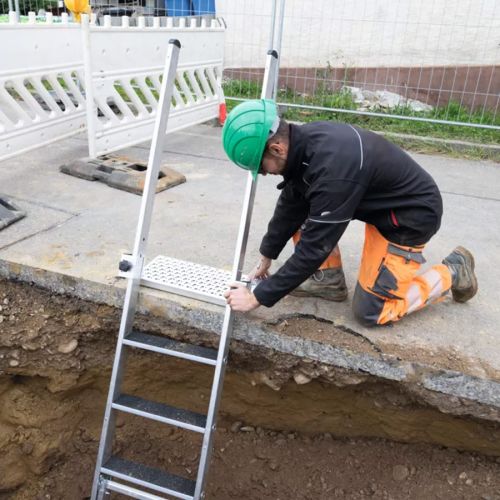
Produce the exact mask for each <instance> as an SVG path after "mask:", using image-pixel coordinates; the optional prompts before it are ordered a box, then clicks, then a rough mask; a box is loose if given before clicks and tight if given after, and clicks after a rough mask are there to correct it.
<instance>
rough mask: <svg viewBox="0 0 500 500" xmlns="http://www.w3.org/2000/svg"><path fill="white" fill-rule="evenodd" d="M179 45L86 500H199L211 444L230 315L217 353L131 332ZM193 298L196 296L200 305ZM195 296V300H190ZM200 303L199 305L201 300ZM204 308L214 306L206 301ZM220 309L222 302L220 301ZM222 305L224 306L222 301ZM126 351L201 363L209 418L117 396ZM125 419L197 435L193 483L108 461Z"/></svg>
mask: <svg viewBox="0 0 500 500" xmlns="http://www.w3.org/2000/svg"><path fill="white" fill-rule="evenodd" d="M180 48H181V46H180V43H179V41H178V40H170V42H169V48H168V51H167V58H166V65H165V71H164V75H163V80H162V86H161V92H160V98H159V105H158V111H157V113H158V114H157V117H156V122H155V128H154V132H153V139H152V143H151V151H150V154H149V160H148V169H147V174H146V181H145V187H144V193H143V197H142V203H141V210H140V214H139V222H138V227H137V232H136V237H135V242H134V250H133V254H132V256H131V257H130V258H129V259H125V260H122V261H121V262H120V269H121V270H122V271H126V272H127V277H128V283H127V289H126V293H125V301H124V306H123V314H122V318H121V323H120V331H119V334H118V341H117V347H116V353H115V359H114V363H113V371H112V375H111V382H110V387H109V393H108V399H107V403H106V410H105V415H104V422H103V428H102V433H101V440H100V445H99V452H98V456H97V461H96V468H95V475H94V483H93V486H92V496H91V500H102V499H103V498H104V496H105V495H106V494H108V493H109V492H111V491H114V492H117V493H121V494H124V495H127V496H129V497H132V498H138V499H141V500H161V499H162V498H165V497H164V496H161V497H160V496H158V495H157V493H160V494H162V495H168V496H169V497H175V498H181V499H185V500H191V499H193V500H200V499H202V498H204V497H205V492H204V488H205V481H206V476H207V471H208V465H209V461H210V455H211V452H212V441H213V436H214V431H215V421H216V415H217V410H218V406H219V402H220V398H221V394H222V386H223V380H224V373H225V368H226V364H227V356H228V352H229V340H230V338H231V334H232V328H233V319H234V313H233V311H232V310H231V308H230V307H229V306H228V305H225V314H224V320H223V325H222V332H221V337H220V342H219V348H218V350H215V349H209V348H205V347H200V346H196V345H190V344H184V343H181V342H177V341H174V340H171V339H168V338H166V337H159V336H155V335H149V334H146V333H142V332H138V331H134V330H133V322H134V316H135V312H136V307H137V303H138V296H139V287H140V285H141V283H144V276H143V267H144V261H145V252H146V245H147V235H148V233H149V228H150V223H151V216H152V210H153V202H154V194H155V184H156V181H157V179H158V172H159V168H160V162H161V155H162V150H163V141H164V137H165V131H166V128H167V120H168V114H169V108H170V102H171V99H172V91H173V86H174V83H175V76H176V68H177V62H178V58H179V51H180ZM277 63H278V54H277V52H276V51H274V50H270V51H269V52H268V55H267V60H266V69H265V73H264V81H263V86H262V94H261V97H262V98H272V96H273V88H274V84H275V76H276V74H277V68H278V64H277ZM256 187H257V182H256V180H254V179H253V177H252V174H251V173H248V180H247V186H246V190H245V199H244V205H243V211H242V215H241V220H240V228H239V233H238V239H237V244H236V251H235V256H234V263H233V271H232V275H231V278H232V280H233V281H240V280H241V277H242V267H243V263H244V258H245V252H246V245H247V240H248V233H249V229H250V221H251V216H252V210H253V203H254V199H255V192H256ZM148 286H153V285H152V284H151V283H149V284H148ZM157 288H160V289H167V290H169V291H171V292H173V293H179V294H184V295H185V294H186V293H185V290H182V289H179V290H178V291H177V292H176V290H175V287H174V286H167V287H165V286H163V287H159V286H158V287H157ZM199 295H200V294H199V293H198V294H197V295H196V296H197V297H198V298H199ZM191 296H193V295H191ZM201 300H203V298H202V299H201ZM207 301H209V302H213V300H211V298H208V299H207ZM219 303H220V301H219ZM224 303H225V301H224ZM124 347H134V348H139V349H145V350H148V351H153V352H157V353H161V354H165V355H169V356H176V357H180V358H183V359H187V360H190V361H194V362H199V363H204V364H207V365H211V366H214V367H215V370H214V378H213V383H212V389H211V396H210V403H209V406H208V413H207V415H201V414H198V413H195V412H192V411H188V410H184V409H179V408H174V407H172V406H169V405H166V404H163V403H157V402H153V401H147V400H145V399H142V398H139V397H137V396H131V395H126V394H122V393H121V391H120V386H121V382H122V378H123V372H124V365H125V354H126V352H125V349H124ZM117 411H121V412H126V413H130V414H133V415H136V416H140V417H144V418H148V419H152V420H156V421H158V422H161V423H165V424H169V425H173V426H176V427H179V428H183V429H187V430H190V431H194V432H198V433H202V434H203V443H202V448H201V454H200V461H199V466H198V473H197V478H196V481H193V480H190V479H187V478H184V477H180V476H175V475H173V474H170V473H167V472H164V471H162V470H159V469H155V468H152V467H149V466H146V465H142V464H137V463H134V462H131V461H128V460H124V459H122V458H120V457H118V456H112V452H111V447H112V442H113V437H114V431H115V416H116V412H117Z"/></svg>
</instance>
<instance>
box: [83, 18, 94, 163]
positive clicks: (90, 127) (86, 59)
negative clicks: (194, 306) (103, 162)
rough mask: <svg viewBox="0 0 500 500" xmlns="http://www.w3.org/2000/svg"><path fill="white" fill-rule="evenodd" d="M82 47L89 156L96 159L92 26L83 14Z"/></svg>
mask: <svg viewBox="0 0 500 500" xmlns="http://www.w3.org/2000/svg"><path fill="white" fill-rule="evenodd" d="M81 19H82V24H81V26H82V46H83V71H84V74H85V102H86V108H87V109H86V111H87V137H88V142H89V156H90V158H95V157H96V144H95V130H96V123H95V121H96V120H97V110H96V105H95V102H94V93H93V86H92V64H91V60H90V59H91V57H92V55H91V52H90V25H89V16H88V15H87V14H82V18H81Z"/></svg>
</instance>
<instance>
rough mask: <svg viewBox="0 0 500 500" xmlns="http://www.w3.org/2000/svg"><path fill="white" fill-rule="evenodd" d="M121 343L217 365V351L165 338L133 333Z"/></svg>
mask: <svg viewBox="0 0 500 500" xmlns="http://www.w3.org/2000/svg"><path fill="white" fill-rule="evenodd" d="M123 343H124V344H125V345H128V346H131V347H138V348H139V349H147V350H148V351H154V352H159V353H160V354H168V355H170V356H176V357H178V358H183V359H189V360H191V361H197V362H198V363H204V364H206V365H212V366H215V365H216V363H217V351H216V350H215V349H210V348H208V347H200V346H197V345H191V344H185V343H183V342H178V341H177V340H172V339H169V338H167V337H159V336H157V335H150V334H148V333H143V332H137V331H133V332H131V333H130V335H128V336H127V337H125V338H124V339H123Z"/></svg>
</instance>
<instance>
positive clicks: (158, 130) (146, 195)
mask: <svg viewBox="0 0 500 500" xmlns="http://www.w3.org/2000/svg"><path fill="white" fill-rule="evenodd" d="M179 50H180V43H179V41H178V40H170V41H169V47H168V51H167V57H166V62H165V71H164V74H163V81H162V85H161V92H160V101H159V104H158V110H157V113H158V114H157V116H156V121H155V128H154V133H153V140H152V144H151V150H150V155H149V160H148V169H147V173H146V179H145V186H144V192H143V195H142V202H141V210H140V214H139V222H138V226H137V232H136V237H135V242H134V250H133V254H132V262H133V265H132V270H131V273H130V277H129V279H128V283H127V289H126V292H125V301H124V305H123V313H122V319H121V323H120V331H119V334H118V341H117V347H116V353H115V359H114V363H113V371H112V374H111V382H110V386H109V393H108V399H107V403H106V411H105V415H104V423H103V427H102V433H101V441H100V444H99V452H98V455H97V461H96V468H95V475H94V483H93V486H92V496H91V499H92V500H95V499H96V498H97V494H98V488H99V481H100V476H101V468H102V465H103V463H104V462H105V461H106V460H107V459H108V458H109V456H110V452H111V443H112V440H113V434H114V432H112V430H113V429H114V413H115V412H114V411H113V409H112V406H111V405H112V403H113V401H114V400H115V399H116V397H117V396H118V393H119V390H120V386H121V380H122V377H123V365H124V356H123V355H122V349H123V339H124V338H125V337H126V336H127V335H128V334H129V333H130V331H131V329H132V324H133V321H134V316H135V311H136V307H137V302H138V297H139V286H140V281H141V275H142V268H143V265H144V256H145V252H146V246H147V235H148V232H149V229H150V226H151V215H152V211H153V204H154V195H155V188H156V183H157V180H158V173H159V169H160V163H161V156H162V151H163V144H164V140H165V131H166V128H167V122H168V115H169V111H170V103H171V100H172V89H173V86H174V80H175V75H176V71H177V63H178V59H179ZM110 430H111V432H110Z"/></svg>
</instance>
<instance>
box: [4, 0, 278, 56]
mask: <svg viewBox="0 0 500 500" xmlns="http://www.w3.org/2000/svg"><path fill="white" fill-rule="evenodd" d="M9 1H12V0H9ZM275 30H276V0H273V3H272V6H271V33H270V34H269V46H268V50H273V49H274V31H275Z"/></svg>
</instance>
